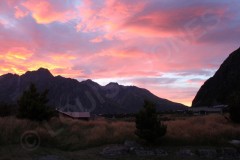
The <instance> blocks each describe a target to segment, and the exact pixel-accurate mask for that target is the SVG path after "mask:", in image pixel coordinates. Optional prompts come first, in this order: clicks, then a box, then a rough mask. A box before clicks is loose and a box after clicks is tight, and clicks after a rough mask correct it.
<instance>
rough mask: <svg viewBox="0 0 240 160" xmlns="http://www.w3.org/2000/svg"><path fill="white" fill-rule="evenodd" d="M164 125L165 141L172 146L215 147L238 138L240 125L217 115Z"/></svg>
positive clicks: (170, 122)
mask: <svg viewBox="0 0 240 160" xmlns="http://www.w3.org/2000/svg"><path fill="white" fill-rule="evenodd" d="M165 124H166V125H167V126H168V131H167V135H166V137H165V139H166V140H167V141H170V142H172V143H173V144H178V143H179V144H181V145H182V144H186V145H189V144H197V145H200V144H204V145H217V144H223V143H226V141H228V140H231V139H239V138H240V125H236V124H233V123H232V122H230V121H228V120H227V119H226V118H225V117H224V116H223V115H219V114H216V115H208V116H197V117H190V118H187V119H181V120H175V121H168V122H166V123H165Z"/></svg>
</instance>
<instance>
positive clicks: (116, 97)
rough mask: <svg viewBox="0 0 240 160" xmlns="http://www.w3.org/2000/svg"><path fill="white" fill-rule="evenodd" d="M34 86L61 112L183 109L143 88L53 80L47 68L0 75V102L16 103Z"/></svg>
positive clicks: (71, 80)
mask: <svg viewBox="0 0 240 160" xmlns="http://www.w3.org/2000/svg"><path fill="white" fill-rule="evenodd" d="M31 83H34V84H35V85H36V86H37V88H38V89H39V90H40V91H43V90H45V89H48V90H49V97H48V98H49V100H50V101H49V104H50V105H51V106H53V107H55V108H58V109H61V110H65V111H90V112H93V113H103V114H106V113H134V112H137V111H139V109H140V108H141V107H142V106H143V103H144V100H150V101H153V102H155V103H156V105H157V109H158V110H159V111H166V110H178V109H185V106H184V105H182V104H179V103H174V102H171V101H169V100H166V99H162V98H159V97H157V96H155V95H153V94H152V93H151V92H149V91H148V90H146V89H142V88H138V87H135V86H122V85H119V84H117V83H109V84H108V85H106V86H101V85H99V84H97V83H95V82H93V81H92V80H86V81H82V82H79V81H77V80H75V79H70V78H64V77H61V76H56V77H54V76H53V75H52V74H51V73H50V72H49V71H48V70H47V69H44V68H40V69H39V70H37V71H31V72H26V73H25V74H23V75H21V76H19V75H16V74H6V75H2V76H0V101H1V102H7V103H16V102H17V100H18V98H19V97H20V96H21V94H22V93H23V91H24V90H26V89H27V88H28V86H29V85H30V84H31Z"/></svg>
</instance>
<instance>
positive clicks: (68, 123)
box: [0, 117, 135, 150]
mask: <svg viewBox="0 0 240 160" xmlns="http://www.w3.org/2000/svg"><path fill="white" fill-rule="evenodd" d="M134 129H135V125H134V123H129V122H121V121H118V122H109V121H105V120H95V121H89V122H88V121H79V120H73V119H69V118H60V119H58V118H53V119H51V120H50V121H49V122H48V123H41V124H40V123H37V122H32V121H29V120H19V119H16V118H14V117H5V118H0V145H1V144H2V145H5V144H19V143H20V139H21V135H22V134H23V133H25V132H26V131H31V130H33V131H36V132H37V133H38V135H39V137H40V140H41V145H42V146H48V147H58V148H62V149H65V150H67V149H79V148H86V147H91V146H99V145H104V144H112V143H123V142H124V140H126V139H132V138H135V135H134Z"/></svg>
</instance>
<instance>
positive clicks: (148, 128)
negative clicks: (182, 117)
mask: <svg viewBox="0 0 240 160" xmlns="http://www.w3.org/2000/svg"><path fill="white" fill-rule="evenodd" d="M136 128H137V130H136V131H135V134H136V135H137V136H138V137H139V138H142V139H144V140H146V141H148V142H151V143H152V142H154V141H156V140H158V139H159V138H161V137H162V136H164V135H165V134H166V132H167V126H166V125H163V124H162V123H161V121H160V120H159V119H158V115H157V111H156V108H155V105H154V104H153V103H151V102H149V101H145V102H144V108H143V109H142V110H141V111H140V112H139V113H138V114H137V115H136Z"/></svg>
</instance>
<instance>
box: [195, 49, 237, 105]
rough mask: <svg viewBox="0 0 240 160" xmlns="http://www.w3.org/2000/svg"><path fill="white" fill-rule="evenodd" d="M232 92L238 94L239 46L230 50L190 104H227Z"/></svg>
mask: <svg viewBox="0 0 240 160" xmlns="http://www.w3.org/2000/svg"><path fill="white" fill-rule="evenodd" d="M234 94H238V95H239V94H240V48H239V49H237V50H236V51H234V52H232V53H231V54H230V55H229V57H228V58H227V59H226V60H225V61H224V62H223V63H222V65H221V66H220V68H219V69H218V70H217V72H216V73H215V75H214V76H213V77H211V78H210V79H208V80H207V81H206V82H205V83H204V84H203V85H202V87H201V88H200V90H199V91H198V93H197V95H196V97H195V98H194V100H193V102H192V106H193V107H198V106H214V105H222V104H225V105H228V104H230V101H231V97H232V96H233V95H234Z"/></svg>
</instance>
